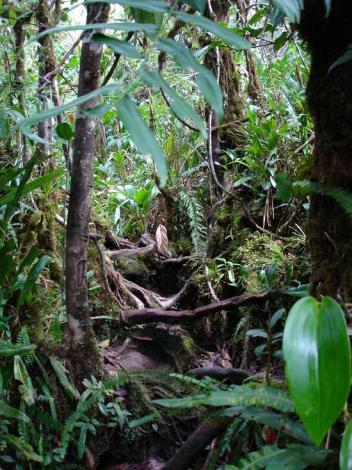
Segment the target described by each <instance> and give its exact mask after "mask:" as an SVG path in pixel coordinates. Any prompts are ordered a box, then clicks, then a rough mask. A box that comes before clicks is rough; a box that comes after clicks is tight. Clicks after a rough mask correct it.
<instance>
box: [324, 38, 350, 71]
mask: <svg viewBox="0 0 352 470" xmlns="http://www.w3.org/2000/svg"><path fill="white" fill-rule="evenodd" d="M350 60H352V44H350V45H349V46H348V49H347V51H346V52H345V53H344V54H343V55H342V56H341V57H340V58H339V59H337V60H336V61H335V62H334V63H333V64H332V65H331V66H330V67H329V70H328V73H330V72H332V71H333V70H334V68H336V67H338V66H339V65H343V64H346V63H347V62H349V61H350Z"/></svg>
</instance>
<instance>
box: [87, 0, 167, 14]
mask: <svg viewBox="0 0 352 470" xmlns="http://www.w3.org/2000/svg"><path fill="white" fill-rule="evenodd" d="M92 3H96V1H95V0H87V1H86V2H85V5H89V4H92ZM101 3H112V4H117V3H118V4H119V5H122V6H124V7H131V8H137V9H138V10H144V11H149V12H151V13H166V12H168V11H169V10H170V6H169V5H168V4H167V3H165V2H164V1H162V0H148V1H145V0H101Z"/></svg>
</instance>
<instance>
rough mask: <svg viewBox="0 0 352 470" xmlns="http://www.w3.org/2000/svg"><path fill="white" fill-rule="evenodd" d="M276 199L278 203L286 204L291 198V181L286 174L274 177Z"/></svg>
mask: <svg viewBox="0 0 352 470" xmlns="http://www.w3.org/2000/svg"><path fill="white" fill-rule="evenodd" d="M275 183H276V189H277V192H276V197H277V198H278V199H279V200H280V201H284V202H287V201H289V199H290V198H291V196H292V180H291V178H290V176H289V175H288V174H287V173H280V174H278V175H276V176H275Z"/></svg>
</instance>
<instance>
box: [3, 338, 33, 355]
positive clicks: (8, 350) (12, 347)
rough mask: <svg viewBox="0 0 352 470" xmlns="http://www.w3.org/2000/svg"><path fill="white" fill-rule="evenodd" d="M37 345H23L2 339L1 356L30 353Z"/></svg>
mask: <svg viewBox="0 0 352 470" xmlns="http://www.w3.org/2000/svg"><path fill="white" fill-rule="evenodd" d="M36 347H37V346H36V345H35V344H28V345H25V346H21V345H20V344H12V343H5V342H3V341H0V357H13V356H17V355H21V354H28V353H29V352H31V351H34V350H35V348H36Z"/></svg>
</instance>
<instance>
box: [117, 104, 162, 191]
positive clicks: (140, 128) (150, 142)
mask: <svg viewBox="0 0 352 470" xmlns="http://www.w3.org/2000/svg"><path fill="white" fill-rule="evenodd" d="M118 113H119V117H120V119H121V121H122V122H123V124H124V126H125V127H126V129H127V131H128V132H129V134H130V136H131V138H132V140H133V142H134V144H135V145H136V147H137V149H138V150H139V152H141V153H142V154H143V155H151V156H152V157H153V159H154V164H155V167H156V170H157V172H158V175H159V177H160V183H161V185H162V186H165V184H166V181H167V166H166V161H165V158H164V155H163V152H162V150H161V147H160V144H159V142H158V141H157V140H156V138H155V136H154V134H153V133H152V131H151V130H150V129H149V127H148V126H147V124H146V123H145V122H144V120H143V119H142V117H141V115H140V114H139V112H138V109H137V106H136V105H135V103H134V102H133V101H132V99H131V98H130V97H129V96H128V95H126V96H125V97H124V98H122V99H121V100H120V101H119V103H118Z"/></svg>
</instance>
